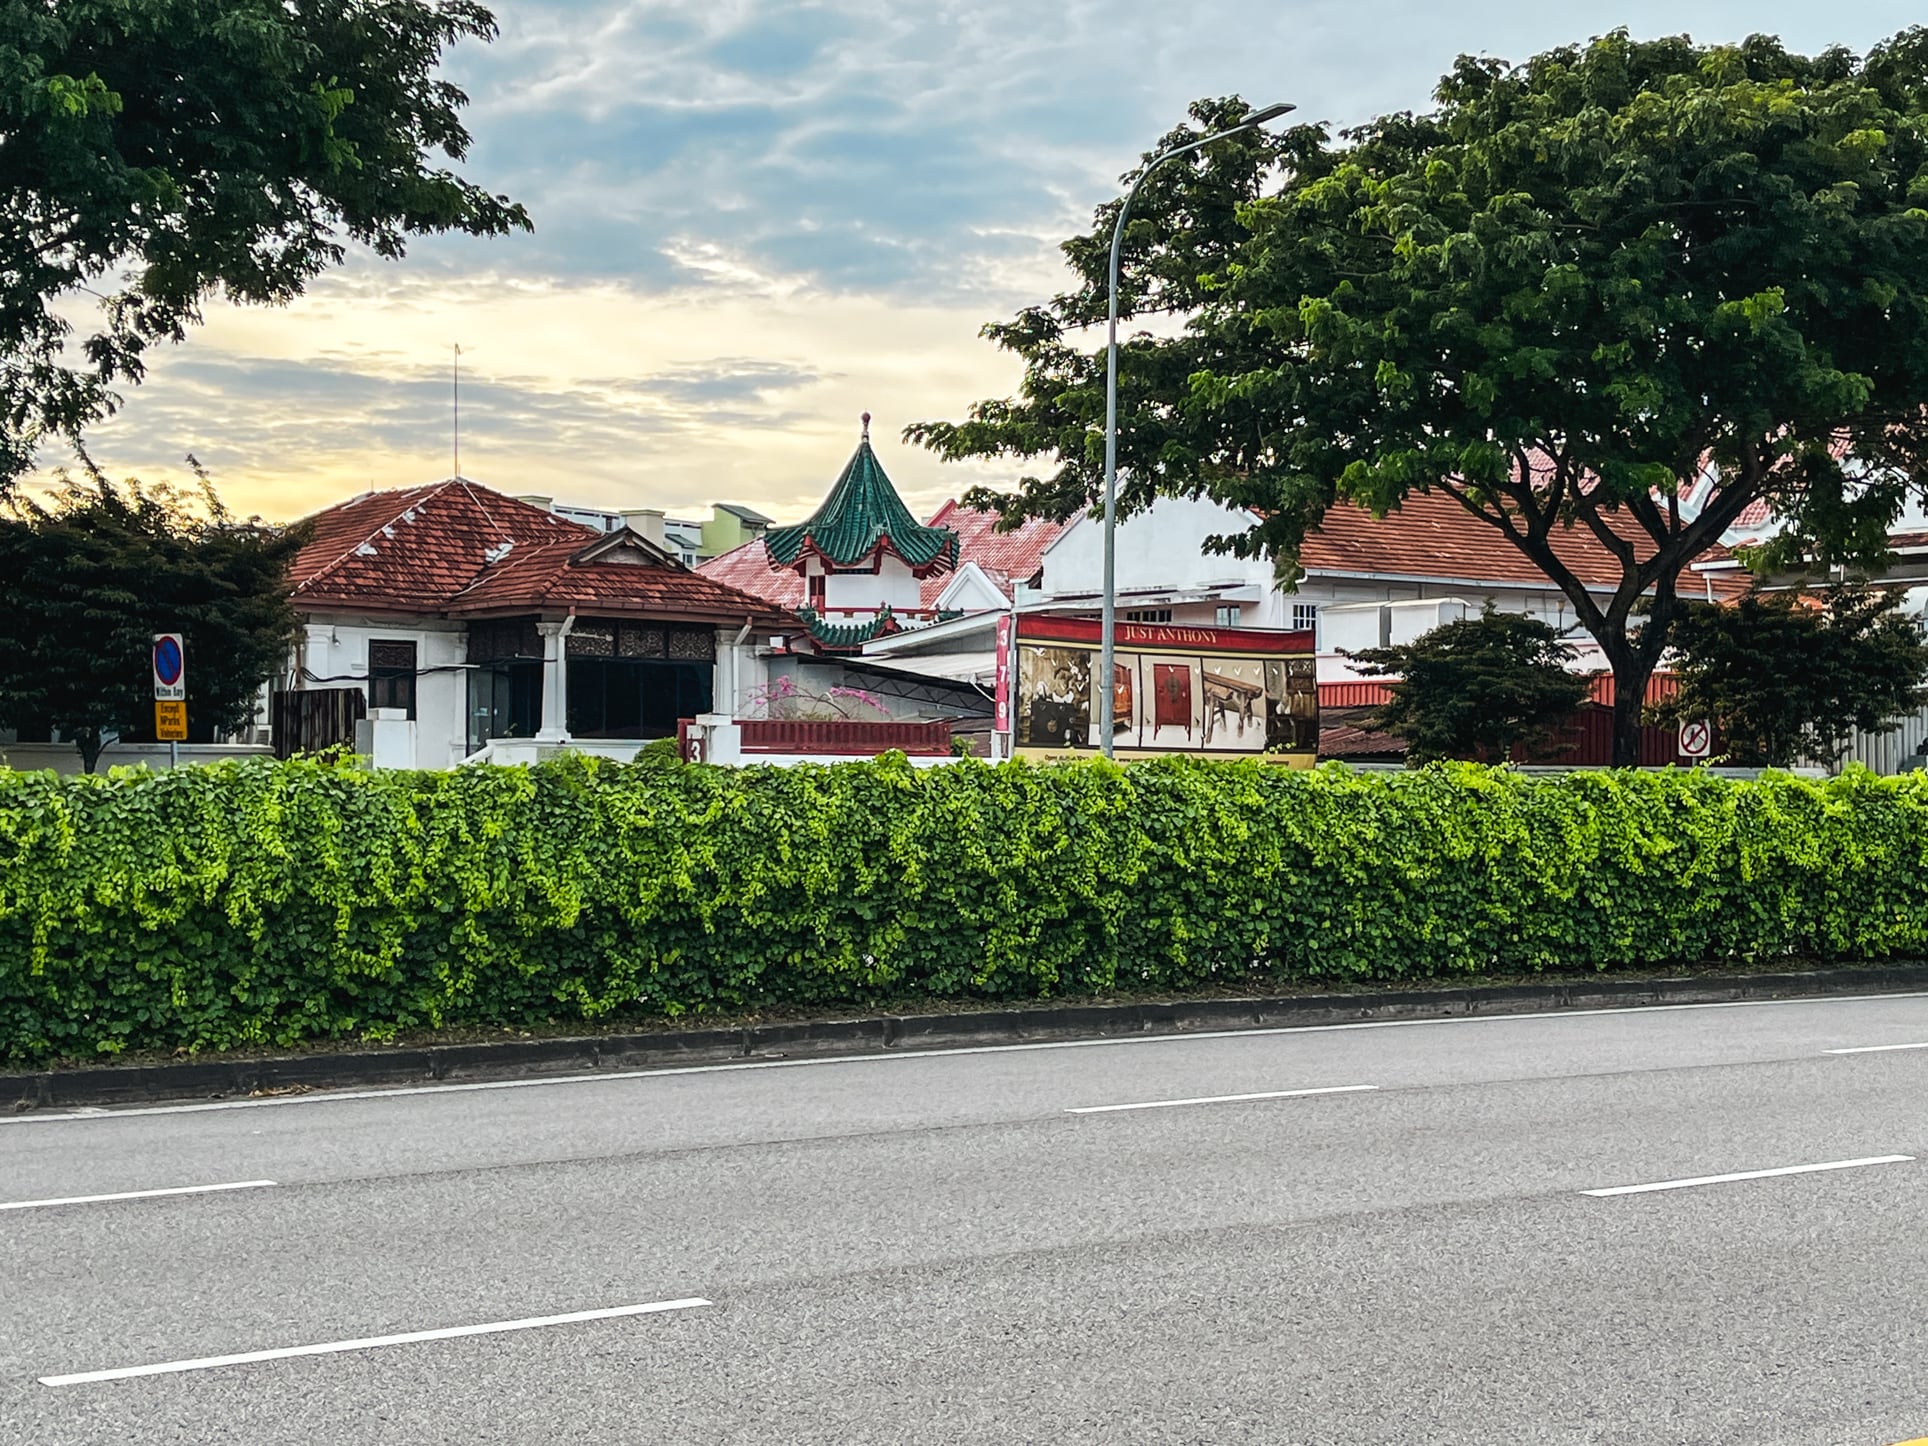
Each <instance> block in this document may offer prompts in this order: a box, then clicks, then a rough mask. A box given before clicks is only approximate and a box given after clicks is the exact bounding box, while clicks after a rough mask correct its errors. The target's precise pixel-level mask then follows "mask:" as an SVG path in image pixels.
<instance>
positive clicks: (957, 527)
mask: <svg viewBox="0 0 1928 1446" xmlns="http://www.w3.org/2000/svg"><path fill="white" fill-rule="evenodd" d="M997 521H998V514H997V513H995V512H983V511H980V510H978V509H977V508H975V507H966V506H964V505H963V503H961V502H958V501H956V500H952V501H949V502H946V503H945V504H944V505H943V506H942V507H940V508H938V509H937V511H936V512H934V513H932V514H931V519H930V523H929V525H930V526H932V527H948V528H950V529H951V530H952V531H954V532H955V533H956V534H957V540H958V556H957V563H958V566H959V567H962V566H963V565H964V564H965V563H967V562H974V563H976V564H977V565H978V567H979V568H981V569H982V570H983V572H984V575H985V576H986V577H987V578H989V579H990V581H991V583H992V585H993V586H995V587H996V588H997V589H998V590H999V591H1000V592H1002V593H1003V594H1004V595H1005V596H1006V597H1007V598H1013V599H1015V596H1016V585H1017V584H1018V583H1021V582H1029V581H1030V580H1031V579H1032V578H1034V577H1036V576H1037V575H1038V570H1039V569H1040V568H1042V567H1043V566H1044V550H1045V549H1046V548H1047V547H1049V546H1050V545H1051V544H1052V543H1054V542H1056V541H1057V540H1058V539H1059V538H1060V537H1062V536H1063V535H1064V532H1065V529H1066V528H1068V527H1069V526H1070V525H1071V524H1070V523H1069V522H1052V521H1050V520H1049V519H1046V518H1042V517H1033V518H1029V519H1027V520H1026V521H1025V523H1024V525H1023V526H1021V527H1019V528H1017V529H1016V530H1015V531H1013V532H999V531H998V530H997ZM950 581H951V580H950V579H949V578H948V577H927V578H925V579H924V583H923V598H922V602H923V605H924V606H925V607H927V608H933V607H936V606H937V599H938V597H939V596H940V595H941V594H942V593H943V591H944V589H945V588H946V587H948V586H949V585H950Z"/></svg>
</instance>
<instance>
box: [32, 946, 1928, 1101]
mask: <svg viewBox="0 0 1928 1446" xmlns="http://www.w3.org/2000/svg"><path fill="white" fill-rule="evenodd" d="M1922 989H1928V965H1907V966H1898V967H1892V968H1875V967H1867V968H1844V969H1817V970H1807V971H1798V972H1797V971H1784V972H1779V973H1767V974H1719V975H1700V976H1698V977H1686V978H1678V979H1663V978H1648V979H1611V978H1601V979H1587V980H1562V981H1559V982H1551V983H1545V984H1499V985H1478V984H1475V985H1466V986H1463V987H1458V988H1445V989H1387V990H1376V991H1372V992H1360V993H1350V994H1301V995H1280V996H1274V997H1253V998H1238V999H1181V1000H1172V1001H1168V1002H1163V1003H1120V1004H1093V1003H1080V1004H1071V1005H1040V1006H1035V1007H1029V1008H1010V1009H980V1010H968V1011H959V1012H954V1013H946V1014H886V1015H873V1016H868V1017H864V1018H857V1019H822V1020H805V1021H797V1022H790V1023H781V1024H758V1025H750V1026H747V1027H742V1028H725V1029H708V1028H705V1029H682V1030H652V1031H648V1032H641V1033H635V1034H604V1035H580V1036H568V1037H562V1038H554V1039H505V1040H491V1041H484V1042H480V1043H471V1044H446V1045H428V1046H412V1047H403V1048H394V1049H381V1048H373V1049H355V1050H341V1051H332V1052H322V1051H314V1052H310V1053H304V1054H290V1055H279V1056H271V1057H262V1058H251V1059H233V1060H223V1059H219V1058H214V1059H205V1060H192V1061H186V1062H181V1063H167V1064H147V1065H142V1064H132V1065H102V1066H98V1067H87V1068H77V1069H58V1070H36V1071H28V1072H22V1073H13V1074H0V1107H4V1102H5V1101H14V1102H15V1103H14V1106H13V1107H14V1108H15V1109H16V1110H19V1109H33V1108H52V1107H74V1106H112V1105H126V1104H149V1103H155V1102H159V1101H170V1100H191V1099H207V1098H231V1097H246V1096H267V1095H274V1094H278V1093H282V1092H289V1093H293V1092H297V1091H306V1090H328V1089H349V1088H360V1089H366V1088H371V1087H375V1088H378V1087H381V1086H394V1085H413V1084H425V1083H437V1082H444V1081H454V1080H487V1079H518V1078H526V1077H532V1076H538V1075H544V1074H589V1073H594V1072H595V1071H597V1070H600V1069H622V1070H635V1069H653V1068H673V1067H675V1066H676V1065H681V1064H712V1063H720V1062H727V1061H730V1060H742V1059H785V1058H807V1057H809V1056H812V1055H836V1054H865V1053H873V1052H875V1053H883V1052H889V1051H893V1050H899V1049H942V1048H946V1047H949V1046H967V1045H983V1044H1021V1043H1031V1042H1038V1041H1049V1040H1059V1039H1088V1038H1103V1037H1106V1036H1110V1035H1124V1034H1185V1033H1191V1032H1198V1031H1206V1030H1237V1029H1260V1028H1273V1029H1276V1028H1280V1027H1285V1026H1293V1025H1319V1024H1341V1023H1349V1022H1357V1021H1365V1020H1399V1019H1441V1018H1451V1017H1453V1016H1460V1015H1496V1014H1534V1013H1547V1012H1552V1011H1557V1010H1563V1009H1612V1008H1630V1007H1635V1006H1640V1005H1663V1004H1722V1003H1733V1002H1740V1001H1745V1000H1749V999H1792V998H1803V997H1815V998H1820V997H1825V996H1827V995H1831V994H1881V993H1900V992H1904V991H1909V990H1922Z"/></svg>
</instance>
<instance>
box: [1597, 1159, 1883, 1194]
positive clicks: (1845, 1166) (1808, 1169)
mask: <svg viewBox="0 0 1928 1446" xmlns="http://www.w3.org/2000/svg"><path fill="white" fill-rule="evenodd" d="M1912 1159H1914V1156H1913V1155H1870V1156H1869V1157H1868V1158H1867V1159H1865V1160H1830V1161H1828V1162H1827V1163H1826V1164H1824V1165H1783V1166H1781V1168H1780V1169H1778V1170H1742V1171H1740V1172H1739V1173H1738V1174H1734V1175H1699V1176H1696V1177H1695V1178H1694V1179H1691V1180H1658V1181H1656V1182H1655V1183H1653V1184H1651V1185H1614V1186H1611V1187H1610V1188H1608V1189H1605V1190H1582V1191H1581V1192H1580V1193H1581V1194H1582V1195H1595V1196H1606V1195H1645V1194H1648V1193H1650V1192H1652V1191H1655V1190H1685V1189H1687V1188H1689V1187H1690V1186H1693V1185H1725V1184H1727V1183H1729V1182H1730V1181H1733V1180H1771V1179H1773V1178H1774V1177H1775V1176H1777V1175H1815V1174H1819V1173H1820V1172H1822V1171H1823V1170H1854V1169H1859V1168H1860V1167H1861V1166H1863V1165H1903V1164H1906V1163H1907V1162H1908V1161H1910V1160H1912Z"/></svg>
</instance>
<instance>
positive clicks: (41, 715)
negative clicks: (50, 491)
mask: <svg viewBox="0 0 1928 1446" xmlns="http://www.w3.org/2000/svg"><path fill="white" fill-rule="evenodd" d="M305 540H306V533H305V531H304V530H303V529H302V528H299V527H295V528H275V527H270V526H268V525H266V524H265V523H262V522H260V521H258V520H254V519H250V520H245V521H244V520H239V519H236V518H234V517H232V516H230V515H229V514H228V512H227V511H226V509H225V508H223V507H222V505H221V503H220V499H219V498H218V497H217V496H216V495H215V493H214V490H213V488H212V487H211V486H208V485H207V482H206V478H205V477H203V479H202V491H201V495H200V496H199V497H198V498H190V497H188V496H185V495H183V494H181V493H179V492H177V491H174V490H171V489H168V488H162V487H143V486H141V485H140V484H139V483H138V482H130V483H127V484H125V485H122V486H116V485H115V484H113V483H110V482H108V481H107V480H106V479H104V478H100V477H94V478H92V479H91V480H89V481H87V482H79V481H74V480H68V481H67V482H66V483H65V484H64V485H63V486H62V487H61V488H60V489H59V490H58V491H56V492H55V494H54V495H53V496H52V497H51V498H50V499H49V500H48V501H47V502H45V503H42V502H38V501H35V500H33V499H31V498H29V497H27V496H26V495H24V494H19V495H16V496H15V497H14V498H12V499H11V500H10V501H9V502H8V503H7V504H6V510H5V512H4V513H0V723H4V724H8V725H11V726H13V727H15V728H17V729H21V730H24V731H30V732H40V731H42V730H48V729H58V730H59V732H60V733H61V735H62V737H64V738H68V739H71V740H73V741H74V744H75V746H76V747H77V748H78V749H79V751H80V755H81V759H82V762H83V764H84V766H85V767H86V769H87V771H88V772H90V773H91V772H92V771H93V768H94V762H95V760H96V759H97V758H98V757H99V754H100V750H101V747H102V745H103V743H104V741H105V738H106V735H107V734H109V733H113V732H116V731H121V730H131V731H133V732H135V733H137V734H140V733H147V734H149V736H151V727H152V719H153V696H154V694H153V677H152V664H151V659H150V652H149V650H150V648H151V647H152V643H153V638H154V635H155V634H157V633H181V634H182V635H183V638H184V642H185V645H186V650H187V670H186V671H187V715H188V723H189V727H190V728H191V729H192V730H193V732H194V733H195V734H198V735H200V736H208V735H209V734H211V733H212V732H213V731H215V730H222V729H235V728H239V727H242V726H244V725H245V724H246V723H247V722H248V721H249V720H250V719H251V718H252V717H253V716H254V711H255V703H256V696H257V694H258V692H259V690H260V688H261V685H262V684H263V683H264V682H266V681H267V679H268V678H269V677H270V676H272V675H273V674H274V673H275V672H276V670H278V669H279V668H281V667H283V666H285V665H286V663H287V659H288V656H289V649H290V647H291V646H292V644H293V641H294V638H295V633H296V629H297V617H296V613H295V609H294V604H293V603H292V601H291V600H290V597H289V592H290V589H289V584H288V568H289V566H290V565H291V564H292V563H293V561H294V557H295V554H296V553H297V552H299V551H300V550H301V545H302V543H303V542H304V541H305Z"/></svg>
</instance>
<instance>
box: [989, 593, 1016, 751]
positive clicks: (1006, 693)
mask: <svg viewBox="0 0 1928 1446" xmlns="http://www.w3.org/2000/svg"><path fill="white" fill-rule="evenodd" d="M993 698H994V699H995V702H994V704H993V712H992V715H991V728H992V730H993V731H994V732H997V733H1009V732H1010V731H1011V615H1010V614H1009V613H1005V614H1004V615H1003V616H1002V617H1000V618H999V619H998V620H997V691H996V692H995V693H994V694H993Z"/></svg>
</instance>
